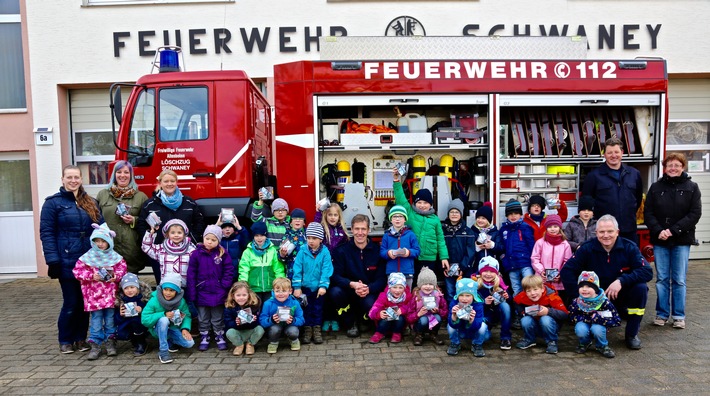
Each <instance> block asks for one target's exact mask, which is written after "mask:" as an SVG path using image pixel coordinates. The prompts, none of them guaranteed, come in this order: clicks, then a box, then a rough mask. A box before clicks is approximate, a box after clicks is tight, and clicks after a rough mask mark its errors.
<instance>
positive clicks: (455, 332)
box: [446, 323, 491, 345]
mask: <svg viewBox="0 0 710 396" xmlns="http://www.w3.org/2000/svg"><path fill="white" fill-rule="evenodd" d="M446 331H447V332H448V333H449V341H451V343H452V344H456V345H459V344H461V339H462V338H468V337H467V336H466V332H465V331H463V330H459V329H454V328H453V327H451V325H447V326H446ZM490 337H491V332H490V331H488V325H486V324H485V323H481V327H479V328H478V331H477V332H476V335H475V336H474V337H473V339H472V340H471V344H474V345H483V343H484V342H486V341H488V339H489V338H490Z"/></svg>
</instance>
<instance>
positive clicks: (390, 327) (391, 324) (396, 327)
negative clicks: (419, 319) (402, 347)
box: [377, 315, 407, 334]
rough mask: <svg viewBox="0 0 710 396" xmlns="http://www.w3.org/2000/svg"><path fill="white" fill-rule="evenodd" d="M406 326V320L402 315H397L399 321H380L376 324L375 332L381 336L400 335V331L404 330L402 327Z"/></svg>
mask: <svg viewBox="0 0 710 396" xmlns="http://www.w3.org/2000/svg"><path fill="white" fill-rule="evenodd" d="M406 324H407V319H405V317H404V315H399V319H397V320H385V319H380V321H379V322H377V332H378V333H382V334H387V333H389V332H392V333H393V334H397V333H398V334H402V330H404V326H405V325H406Z"/></svg>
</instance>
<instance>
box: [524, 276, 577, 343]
mask: <svg viewBox="0 0 710 396" xmlns="http://www.w3.org/2000/svg"><path fill="white" fill-rule="evenodd" d="M522 286H523V291H522V292H520V293H518V295H516V296H515V303H516V304H517V309H518V314H519V315H521V316H522V319H520V324H521V325H522V327H523V332H524V336H523V337H524V338H523V339H522V340H521V341H519V342H518V343H517V344H515V346H516V347H517V348H519V349H528V348H530V347H533V346H535V345H537V344H536V343H535V339H536V338H537V337H538V336H542V338H544V339H545V342H546V343H547V349H546V350H545V352H546V353H551V354H555V353H557V350H558V348H557V339H558V333H559V331H560V327H561V326H562V324H563V323H564V322H565V321H567V318H568V312H567V308H566V307H565V304H564V303H563V302H562V299H561V298H560V296H558V295H557V292H556V291H554V290H553V289H550V288H548V287H545V285H544V283H543V281H542V278H541V277H540V275H529V276H526V277H525V278H523V282H522Z"/></svg>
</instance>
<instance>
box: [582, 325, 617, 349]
mask: <svg viewBox="0 0 710 396" xmlns="http://www.w3.org/2000/svg"><path fill="white" fill-rule="evenodd" d="M574 334H576V335H577V338H579V343H580V344H584V345H587V344H589V342H590V341H591V336H594V341H596V342H595V343H594V344H595V345H596V346H597V347H599V348H601V347H605V346H607V345H609V341H607V340H606V327H604V326H602V325H600V324H596V323H595V324H592V325H590V324H588V323H584V322H577V324H576V325H574Z"/></svg>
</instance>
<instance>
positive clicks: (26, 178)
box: [0, 152, 37, 274]
mask: <svg viewBox="0 0 710 396" xmlns="http://www.w3.org/2000/svg"><path fill="white" fill-rule="evenodd" d="M29 158H30V157H29V153H26V152H25V153H0V186H2V188H1V189H0V252H3V253H2V255H0V273H3V274H9V273H20V272H37V256H36V254H35V249H34V244H33V243H32V241H34V240H35V235H34V215H33V214H32V189H31V187H30V186H31V185H32V183H31V180H30V159H29Z"/></svg>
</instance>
